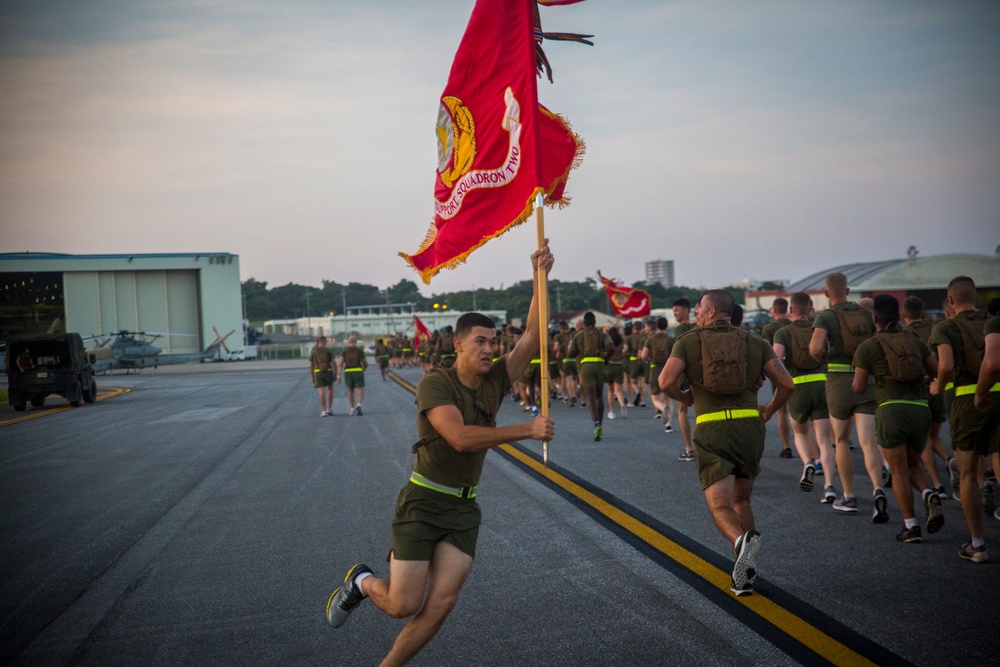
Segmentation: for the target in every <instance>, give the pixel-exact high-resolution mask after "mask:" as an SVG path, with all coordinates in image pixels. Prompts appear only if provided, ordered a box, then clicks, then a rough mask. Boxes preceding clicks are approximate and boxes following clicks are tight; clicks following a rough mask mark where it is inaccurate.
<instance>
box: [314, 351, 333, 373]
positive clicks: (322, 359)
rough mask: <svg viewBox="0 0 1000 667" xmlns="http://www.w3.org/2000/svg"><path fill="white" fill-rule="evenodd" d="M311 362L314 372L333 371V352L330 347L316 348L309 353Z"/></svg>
mask: <svg viewBox="0 0 1000 667" xmlns="http://www.w3.org/2000/svg"><path fill="white" fill-rule="evenodd" d="M309 361H310V362H312V366H313V369H314V370H319V371H329V370H333V352H332V351H330V348H328V347H319V346H316V347H314V348H313V349H312V352H310V353H309Z"/></svg>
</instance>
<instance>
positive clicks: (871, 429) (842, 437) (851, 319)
mask: <svg viewBox="0 0 1000 667" xmlns="http://www.w3.org/2000/svg"><path fill="white" fill-rule="evenodd" d="M825 284H826V289H825V290H824V292H823V293H824V294H826V296H827V298H828V299H829V300H830V307H829V308H827V309H826V310H824V311H823V312H822V313H820V314H819V315H817V316H816V320H815V321H814V322H813V334H812V339H811V340H810V341H809V354H811V355H812V356H813V357H815V358H816V360H817V361H828V362H829V363H828V364H827V375H826V405H827V408H828V409H829V410H830V423H831V425H832V426H833V441H834V445H835V446H836V454H837V473H838V474H839V475H840V483H841V484H842V485H843V486H844V495H843V496H841V497H840V498H838V499H837V500H835V501H834V502H833V509H835V510H837V511H838V512H844V513H847V514H857V512H858V499H857V498H855V497H854V462H853V461H852V460H851V421H852V420H853V421H854V426H855V428H856V429H857V432H858V442H859V443H860V444H861V451H862V453H863V454H864V458H865V468H866V469H867V471H868V478H869V479H870V480H871V483H872V495H873V497H874V500H875V511H874V512H873V513H872V522H873V523H885V522H886V521H888V520H889V514H888V512H887V511H886V509H887V507H888V499H887V498H886V495H885V491H884V490H883V489H882V453H881V452H880V451H879V448H878V443H877V442H876V438H875V409H876V407H877V405H876V403H875V382H874V379H870V380H871V381H870V382H869V383H868V391H866V392H865V393H864V394H861V395H855V394H854V392H853V391H852V390H851V385H852V383H853V376H854V367H853V366H852V365H851V362H852V360H853V358H854V352H855V351H856V350H857V349H858V346H859V345H861V342H862V341H864V340H866V339H868V338H871V336H872V334H873V333H875V327H874V326H873V325H872V318H871V313H869V312H868V311H867V310H864V309H862V308H861V307H860V306H858V305H857V304H856V303H851V302H849V301H848V300H847V295H848V294H850V293H851V290H850V289H849V288H848V287H847V276H845V275H844V274H843V273H831V274H830V275H828V276H827V277H826V283H825ZM827 343H829V351H828V350H827ZM826 474H827V475H829V473H826ZM827 479H828V480H829V477H827Z"/></svg>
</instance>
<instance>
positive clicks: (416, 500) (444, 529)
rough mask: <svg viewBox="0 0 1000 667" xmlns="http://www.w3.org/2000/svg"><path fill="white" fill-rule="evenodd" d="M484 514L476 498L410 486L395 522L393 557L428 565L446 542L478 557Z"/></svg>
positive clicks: (400, 500)
mask: <svg viewBox="0 0 1000 667" xmlns="http://www.w3.org/2000/svg"><path fill="white" fill-rule="evenodd" d="M480 523H482V514H481V513H480V511H479V505H478V504H477V503H476V501H475V499H474V498H470V499H467V500H463V499H461V498H454V497H452V496H449V495H447V494H444V493H440V492H438V491H433V490H431V489H425V488H423V487H420V486H417V485H416V484H412V483H407V484H406V486H404V487H403V489H402V490H401V491H400V492H399V498H398V499H397V500H396V513H395V515H394V516H393V518H392V553H393V556H394V557H395V559H396V560H419V561H429V560H430V559H431V556H433V555H434V547H435V546H437V543H438V542H441V541H444V542H449V543H451V544H453V545H454V546H455V547H457V548H458V550H459V551H461V552H462V553H466V554H468V555H469V556H471V557H473V558H475V557H476V541H477V539H478V537H479V524H480Z"/></svg>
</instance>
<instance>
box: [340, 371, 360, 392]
mask: <svg viewBox="0 0 1000 667" xmlns="http://www.w3.org/2000/svg"><path fill="white" fill-rule="evenodd" d="M344 386H346V387H347V388H348V389H364V388H365V372H364V371H344Z"/></svg>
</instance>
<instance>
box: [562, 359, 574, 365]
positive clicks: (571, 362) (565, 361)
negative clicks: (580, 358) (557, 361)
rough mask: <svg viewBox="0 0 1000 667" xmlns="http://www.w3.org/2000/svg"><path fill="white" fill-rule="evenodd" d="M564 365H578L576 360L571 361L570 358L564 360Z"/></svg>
mask: <svg viewBox="0 0 1000 667" xmlns="http://www.w3.org/2000/svg"><path fill="white" fill-rule="evenodd" d="M563 363H564V364H575V363H576V359H569V358H567V359H563Z"/></svg>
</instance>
